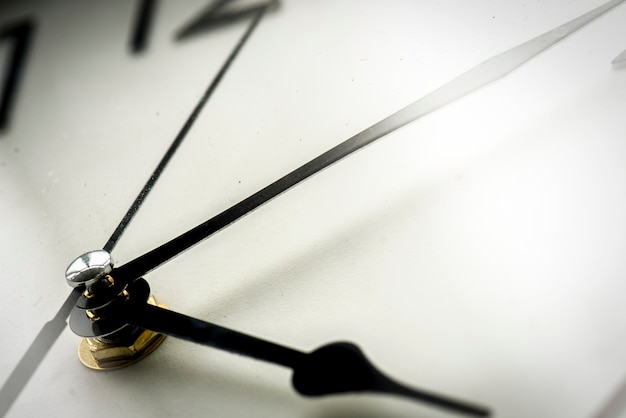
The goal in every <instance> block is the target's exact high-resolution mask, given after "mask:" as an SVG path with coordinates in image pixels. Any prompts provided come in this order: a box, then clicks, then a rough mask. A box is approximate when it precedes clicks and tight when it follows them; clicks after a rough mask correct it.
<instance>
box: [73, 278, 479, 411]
mask: <svg viewBox="0 0 626 418" xmlns="http://www.w3.org/2000/svg"><path fill="white" fill-rule="evenodd" d="M149 295H150V287H149V285H148V283H147V282H146V281H145V280H144V279H139V280H136V281H134V282H133V283H132V284H130V285H129V286H128V287H127V289H126V292H125V295H124V296H122V297H118V298H115V299H114V300H112V301H111V302H110V303H109V304H107V305H104V306H103V307H101V308H99V309H95V310H91V311H90V315H89V316H88V315H86V314H85V313H86V312H85V310H84V309H82V308H79V307H75V308H74V310H73V311H72V315H71V317H70V327H71V328H72V331H74V333H76V334H78V335H80V336H83V337H88V338H92V337H102V336H107V335H111V334H113V333H115V332H117V331H118V330H120V329H122V327H124V326H126V325H134V326H136V327H139V328H143V329H149V330H152V331H155V332H158V333H161V334H166V335H170V336H173V337H177V338H181V339H184V340H188V341H192V342H195V343H198V344H203V345H207V346H211V347H214V348H218V349H220V350H226V351H230V352H232V353H236V354H241V355H244V356H247V357H252V358H255V359H258V360H262V361H267V362H270V363H274V364H278V365H280V366H284V367H288V368H290V369H292V370H293V376H292V383H293V386H294V388H295V389H296V391H297V392H298V393H300V394H302V395H306V396H323V395H331V394H338V393H347V392H375V393H385V394H392V395H398V396H404V397H407V398H410V399H413V400H417V401H421V402H426V403H429V404H431V405H434V406H437V407H440V408H446V409H449V410H452V411H456V412H462V413H466V414H471V415H478V416H487V415H488V413H489V412H488V410H487V409H486V408H485V407H482V406H478V405H474V404H470V403H468V402H465V401H460V400H456V399H452V398H448V397H445V396H441V395H438V394H434V393H429V392H426V391H423V390H417V389H413V388H410V387H408V386H406V385H403V384H400V383H398V382H396V381H395V380H393V379H391V378H389V377H387V376H386V375H385V374H383V373H382V372H380V371H379V370H377V369H376V367H374V365H372V364H371V363H370V362H369V361H368V360H367V358H366V357H365V356H364V355H363V353H362V352H361V350H360V349H359V348H358V347H357V346H356V345H354V344H351V343H346V342H341V343H333V344H328V345H325V346H322V347H320V348H318V349H317V350H315V351H313V352H311V353H304V352H301V351H298V350H295V349H292V348H289V347H285V346H282V345H279V344H276V343H273V342H269V341H266V340H263V339H260V338H257V337H253V336H251V335H247V334H243V333H241V332H238V331H234V330H231V329H228V328H224V327H222V326H219V325H215V324H212V323H210V322H206V321H202V320H200V319H196V318H193V317H190V316H187V315H184V314H181V313H177V312H173V311H170V310H167V309H163V308H160V307H157V306H153V305H149V304H147V303H146V300H147V299H148V297H149ZM90 317H91V318H93V317H97V318H98V319H96V320H93V319H90Z"/></svg>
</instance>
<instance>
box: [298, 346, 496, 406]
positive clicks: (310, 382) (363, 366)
mask: <svg viewBox="0 0 626 418" xmlns="http://www.w3.org/2000/svg"><path fill="white" fill-rule="evenodd" d="M293 371H294V372H293V376H292V384H293V386H294V388H295V389H296V391H297V392H298V393H300V394H302V395H304V396H323V395H331V394H339V393H346V392H377V393H386V394H392V395H399V396H405V397H408V398H411V399H413V400H418V401H423V402H427V403H430V404H432V405H434V406H438V407H441V408H445V409H449V410H453V411H456V412H460V413H464V414H468V415H474V416H489V415H490V411H489V409H487V408H485V407H483V406H479V405H475V404H471V403H468V402H465V401H460V400H455V399H451V398H447V397H444V396H441V395H436V394H431V393H428V392H425V391H421V390H416V389H412V388H410V387H408V386H405V385H402V384H400V383H397V382H396V381H394V380H392V379H390V378H389V377H387V376H386V375H385V374H383V373H382V372H380V371H379V370H378V369H377V368H376V367H375V366H374V365H373V364H372V363H371V362H370V361H369V360H368V359H367V357H366V356H365V355H364V354H363V352H362V351H361V349H360V348H359V347H358V346H356V345H355V344H352V343H349V342H338V343H332V344H328V345H325V346H322V347H320V348H318V349H317V350H314V351H312V352H311V353H309V354H307V355H306V356H304V357H303V358H302V359H301V361H300V362H299V363H298V364H297V365H296V366H295V367H293Z"/></svg>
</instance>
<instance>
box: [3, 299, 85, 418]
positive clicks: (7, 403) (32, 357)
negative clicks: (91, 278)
mask: <svg viewBox="0 0 626 418" xmlns="http://www.w3.org/2000/svg"><path fill="white" fill-rule="evenodd" d="M81 293H82V289H78V288H76V289H73V290H72V293H70V295H69V296H68V297H67V299H66V300H65V302H64V303H63V305H62V306H61V309H59V311H58V312H57V313H56V315H55V316H54V318H52V320H50V321H49V322H47V323H46V325H44V327H43V328H42V329H41V330H40V331H39V333H38V334H37V336H36V337H35V339H34V340H33V342H32V343H31V344H30V346H29V347H28V349H27V350H26V352H25V353H24V355H23V356H22V358H21V359H20V361H19V363H17V366H15V368H14V369H13V371H12V372H11V374H10V375H9V377H8V378H7V380H6V381H5V382H4V384H3V385H2V388H0V417H2V416H4V415H5V414H6V413H7V412H8V411H9V408H11V405H12V404H13V402H14V401H15V399H16V398H17V396H18V395H19V394H20V392H21V391H22V389H24V386H26V384H27V383H28V381H29V380H30V378H31V376H32V375H33V373H35V370H37V366H39V364H40V363H41V361H42V360H43V358H44V357H45V356H46V354H47V353H48V349H49V348H50V347H51V346H52V344H54V342H55V341H56V340H57V338H59V335H61V332H63V330H64V329H65V326H66V325H67V322H66V321H67V317H68V316H69V314H70V311H71V310H72V308H73V307H74V305H75V304H76V301H77V300H78V298H79V296H80V295H81Z"/></svg>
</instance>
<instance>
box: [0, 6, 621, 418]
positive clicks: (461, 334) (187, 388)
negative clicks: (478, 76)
mask: <svg viewBox="0 0 626 418" xmlns="http://www.w3.org/2000/svg"><path fill="white" fill-rule="evenodd" d="M601 4H603V1H600V0H594V1H589V0H586V1H583V0H576V1H565V0H558V1H556V0H555V1H553V2H549V3H546V2H539V1H536V2H522V1H510V2H507V3H506V4H494V3H493V2H489V1H486V0H480V1H474V2H471V3H470V2H463V1H455V0H446V1H442V2H420V3H418V2H410V1H394V2H363V1H341V2H337V1H318V2H306V1H296V0H293V1H289V0H284V1H283V2H281V4H280V7H279V8H278V9H276V10H274V11H272V12H270V13H268V14H267V15H266V16H265V17H264V18H263V19H262V21H261V22H260V24H259V26H258V28H257V29H256V30H255V31H254V33H253V34H252V35H251V37H250V39H249V40H248V41H247V42H246V44H245V45H244V46H243V49H242V50H241V52H240V53H239V55H238V56H237V57H236V58H235V60H234V61H233V63H232V65H231V66H230V67H229V69H228V70H227V72H226V74H225V76H224V78H223V80H222V81H221V82H220V84H219V85H218V87H217V89H216V90H215V91H214V92H213V93H212V94H211V95H210V97H209V100H208V102H207V104H206V105H205V106H204V108H203V109H202V111H201V113H200V114H199V116H198V118H197V120H196V121H195V123H194V125H193V127H192V128H191V130H190V131H189V133H188V134H187V136H186V137H185V139H184V141H183V143H182V144H181V146H180V148H179V149H178V150H177V152H176V154H175V156H174V157H173V158H172V160H171V161H170V163H169V164H168V166H167V168H166V169H165V171H164V172H163V174H162V176H161V177H160V178H159V179H158V181H157V182H156V185H155V186H154V188H153V189H152V191H151V192H150V194H149V196H148V197H147V198H146V200H145V202H144V203H143V205H142V206H141V208H140V209H139V211H138V212H137V214H136V216H135V218H134V219H133V220H132V222H131V223H130V224H129V226H128V228H127V229H126V230H125V232H124V234H123V235H122V236H121V238H120V240H119V242H118V244H117V245H116V246H115V248H114V249H113V251H112V254H113V257H114V259H115V261H116V265H123V264H124V263H126V262H128V261H130V260H132V259H134V258H135V257H137V256H139V255H141V254H143V253H145V252H146V251H148V250H150V249H152V248H154V247H156V246H158V245H160V244H162V243H164V242H166V241H168V240H169V239H171V238H173V237H175V236H177V235H179V234H181V233H182V232H184V231H186V230H188V229H190V228H192V227H194V226H196V225H198V224H199V223H201V222H203V221H205V220H207V219H208V218H210V217H211V216H213V215H215V214H217V213H219V212H220V211H222V210H224V209H226V208H228V207H230V206H231V205H233V204H235V203H236V202H238V201H240V200H242V199H244V198H246V197H247V196H249V195H250V194H252V193H254V192H256V191H257V190H259V189H261V188H262V187H264V186H266V185H268V184H270V183H271V182H273V181H275V180H276V179H278V178H279V177H281V176H283V175H284V174H286V173H288V172H289V171H291V170H293V169H295V168H297V167H298V166H300V165H301V164H303V163H305V162H306V161H308V160H310V159H311V158H313V157H315V156H317V155H318V154H320V153H321V152H324V151H326V150H327V149H329V148H331V147H332V146H334V145H336V144H338V143H340V142H341V141H343V140H345V139H347V138H349V137H351V136H352V135H354V134H355V133H357V132H359V131H361V130H363V129H364V128H367V127H368V126H370V125H372V124H374V123H376V122H377V121H379V120H381V119H383V118H384V117H386V116H388V115H389V114H391V113H393V112H395V111H397V110H398V109H400V108H402V107H404V106H406V105H407V104H409V103H411V102H413V101H415V100H417V99H418V98H420V97H422V96H424V95H426V94H427V93H429V92H431V91H433V90H435V89H436V88H437V87H439V86H441V85H443V84H445V83H446V82H447V81H449V80H451V79H453V78H454V77H456V76H457V75H459V74H461V73H463V72H464V71H466V70H468V69H470V68H472V67H474V66H475V65H477V64H479V63H481V62H483V61H485V60H486V59H488V58H490V57H492V56H495V55H496V54H498V53H500V52H502V51H505V50H507V49H509V48H511V47H514V46H515V45H518V44H520V43H522V42H525V41H527V40H529V39H531V38H534V37H536V36H538V35H540V34H542V33H545V32H547V31H549V30H550V29H552V28H556V27H558V26H559V25H561V24H563V23H565V22H567V21H570V20H572V19H574V18H576V17H577V16H580V15H582V14H583V13H586V12H588V11H589V10H591V9H592V8H594V7H597V6H600V5H601ZM136 7H137V4H133V3H128V2H107V3H97V4H96V3H88V4H85V3H84V2H78V1H59V2H56V3H54V4H46V5H42V4H41V3H39V2H19V3H17V2H16V3H10V2H8V3H3V4H2V5H0V28H2V27H4V26H3V25H7V24H9V23H10V22H14V21H19V20H20V19H23V18H24V17H25V16H31V18H32V19H33V20H34V22H35V25H36V29H35V31H34V33H33V38H32V43H31V45H30V48H29V54H28V58H27V61H26V64H25V66H24V68H23V71H22V73H21V74H22V77H21V79H20V82H19V88H18V89H17V93H16V100H15V102H14V104H13V107H12V112H11V123H10V126H9V128H7V129H6V130H5V131H4V132H3V133H2V134H1V135H2V136H1V137H0V173H1V174H0V216H1V217H2V219H3V221H2V224H3V226H2V234H1V236H0V251H1V254H2V256H1V257H0V276H1V279H0V280H2V284H3V291H2V294H3V295H4V297H5V301H4V303H3V304H1V305H0V332H2V341H3V342H4V345H3V348H4V350H3V356H2V357H1V358H0V376H8V375H9V373H11V371H12V370H13V369H14V367H15V365H16V364H17V363H18V361H19V360H20V358H21V356H22V355H23V353H24V352H25V351H26V350H27V349H28V347H29V346H30V344H31V342H32V341H33V339H34V338H35V336H36V335H37V332H38V331H39V330H40V329H41V327H42V326H43V325H44V324H45V323H46V322H47V321H49V320H50V319H51V318H52V317H53V316H54V315H55V313H56V312H57V311H58V309H59V307H60V306H61V304H62V303H63V301H64V300H65V298H66V297H67V295H68V293H69V292H70V291H71V289H70V288H69V287H68V286H67V284H66V283H65V280H64V277H63V273H64V271H65V268H66V267H67V265H68V264H69V263H70V262H71V261H72V260H74V259H75V258H76V257H77V256H79V255H80V254H82V253H84V252H86V251H88V250H93V249H98V248H102V246H103V245H104V243H105V242H106V241H107V240H108V239H109V237H110V236H111V234H112V233H113V230H114V229H115V227H116V226H117V225H118V223H119V222H120V220H121V219H122V217H123V216H124V214H125V212H126V211H127V209H128V207H129V206H130V205H131V203H132V202H133V199H135V197H136V195H137V193H139V191H140V190H141V188H142V187H143V185H144V184H145V182H146V181H147V179H148V177H149V176H150V174H151V173H152V171H153V170H154V168H155V167H156V165H157V164H158V162H159V161H160V159H161V158H162V156H163V154H164V153H165V151H166V150H167V148H168V147H169V145H170V143H171V142H172V141H173V139H174V138H175V137H176V135H177V134H178V132H179V131H180V129H181V127H182V126H183V124H184V123H185V121H186V120H187V117H188V115H189V114H190V113H191V111H192V110H193V108H194V107H195V106H196V104H197V102H198V100H199V99H200V97H201V96H202V95H203V94H204V92H205V90H206V89H207V87H208V86H209V84H210V83H211V80H213V78H214V77H215V75H216V74H217V72H218V71H219V69H220V68H221V67H222V65H223V63H224V60H225V59H226V58H227V57H228V55H229V54H230V52H231V51H232V49H233V48H234V46H235V45H236V44H237V42H238V41H239V39H240V38H241V36H242V34H243V33H244V32H245V30H246V27H247V24H248V21H249V20H246V19H243V20H240V21H237V22H234V23H232V24H228V25H225V26H223V27H221V28H214V29H212V30H210V31H207V32H206V33H203V34H198V35H197V36H195V37H193V38H190V39H188V40H185V41H181V42H175V41H174V40H173V36H174V34H175V32H176V30H178V29H179V28H180V27H182V26H183V25H184V24H185V23H187V22H189V21H190V20H192V19H193V18H194V17H195V16H197V15H198V14H199V12H200V11H201V10H202V9H203V8H204V7H206V3H204V2H202V1H187V2H160V3H159V4H158V8H157V9H156V12H155V13H156V14H155V20H154V22H153V26H152V31H151V32H150V37H149V43H148V48H147V49H146V50H145V51H144V52H143V53H142V54H136V55H135V54H132V53H129V51H128V49H127V43H128V39H129V37H130V33H131V32H132V29H131V28H132V24H131V23H132V21H133V15H134V13H135V12H136ZM625 20H626V6H619V7H616V8H615V9H614V10H612V11H610V12H609V13H607V14H606V15H604V16H602V17H601V18H598V19H597V20H595V21H593V22H592V23H590V24H589V25H587V26H585V27H584V28H582V29H581V30H579V31H578V32H576V33H574V34H571V35H570V36H568V37H566V38H565V39H564V40H562V41H561V42H559V43H558V44H556V45H555V46H553V47H552V48H550V49H549V50H547V51H545V52H544V53H542V54H540V55H539V56H537V57H535V58H534V59H532V60H531V61H529V62H528V63H526V64H524V65H523V66H521V67H520V68H519V69H518V70H516V71H515V72H513V73H511V74H510V75H508V76H506V77H504V78H502V79H500V80H498V81H496V82H495V83H493V84H491V85H488V86H486V87H484V88H482V89H480V90H478V91H476V92H474V93H472V94H470V95H468V96H466V97H464V98H462V99H459V100H457V101H455V102H453V103H451V104H449V105H448V106H446V107H444V108H442V109H439V110H437V111H436V112H434V113H432V114H429V115H428V116H426V117H424V118H422V119H420V120H418V121H416V122H414V123H412V124H410V125H408V126H406V127H404V128H402V129H399V130H397V131H394V132H393V133H391V134H389V135H388V136H386V137H385V138H383V139H381V140H379V141H378V142H376V143H375V144H373V145H371V146H368V147H367V148H366V149H364V150H362V151H360V152H358V153H357V154H355V155H353V156H350V157H349V158H347V159H346V160H344V161H341V162H339V163H337V164H335V165H333V166H332V167H330V168H328V169H326V170H324V171H323V172H322V173H319V174H318V175H316V176H314V177H313V178H311V179H309V180H307V181H306V182H304V183H302V184H300V185H298V186H297V187H295V188H293V189H292V190H289V191H287V192H286V193H284V194H282V195H280V196H279V197H277V198H276V199H274V200H272V201H271V202H269V203H268V204H266V205H264V206H263V207H261V208H260V209H258V210H256V211H255V212H253V213H251V214H249V215H247V216H245V217H244V218H243V219H241V220H239V221H237V222H236V223H234V224H233V225H231V226H229V227H228V228H225V229H224V230H223V231H221V232H219V233H218V234H216V235H215V236H212V237H211V238H209V239H207V240H206V241H204V242H202V243H200V244H198V245H197V246H195V247H194V248H192V249H191V250H189V251H187V252H185V253H184V254H182V255H181V256H179V257H177V258H176V259H174V260H172V261H171V262H169V263H167V264H164V265H163V266H161V267H159V268H158V269H156V270H154V271H152V272H150V273H149V274H147V275H146V276H145V278H146V279H147V280H148V281H149V282H150V285H151V288H152V291H153V292H154V294H155V295H156V297H157V298H158V299H159V300H160V301H163V302H164V303H166V304H167V305H168V306H169V307H170V308H172V309H173V310H176V311H179V312H184V313H186V314H188V315H191V316H195V317H197V318H200V319H203V320H207V321H211V322H215V323H217V324H220V325H223V326H226V327H230V328H234V329H237V330H240V331H242V332H247V333H250V334H253V335H255V336H259V337H262V338H267V339H268V340H271V341H278V342H281V343H283V344H285V345H288V346H291V347H294V348H298V349H300V350H304V351H310V350H313V349H315V348H316V347H319V346H321V345H323V344H325V343H327V342H331V341H337V340H349V341H354V342H356V343H358V345H359V346H360V347H362V348H363V350H364V351H365V353H366V354H367V355H368V357H369V358H370V359H371V360H372V361H373V362H374V363H375V364H377V365H378V366H380V367H381V369H383V370H385V371H386V372H389V374H390V375H392V376H394V377H397V378H398V379H399V380H401V381H403V382H406V383H409V384H412V385H415V386H417V387H420V388H425V389H429V390H433V391H437V392H441V393H445V394H448V395H451V396H458V397H460V398H464V399H468V400H472V401H475V402H478V403H483V404H486V405H488V406H489V407H490V408H491V409H492V410H493V415H494V416H497V417H514V418H515V417H529V416H537V417H557V418H560V417H567V418H572V417H581V418H582V417H595V416H606V414H608V413H609V412H608V411H611V412H610V413H612V414H613V415H614V416H615V417H618V416H620V415H619V413H620V411H619V408H617V407H615V405H616V403H615V402H616V401H615V399H619V393H620V390H621V389H620V384H621V383H622V381H623V378H624V374H625V372H626V367H625V366H624V361H623V353H624V349H625V348H626V347H625V345H626V343H625V342H624V341H626V338H625V337H626V323H625V320H624V319H623V318H626V307H625V306H624V304H623V303H622V300H621V294H622V293H623V290H624V284H623V275H624V272H625V268H624V266H623V265H622V264H623V263H622V258H623V256H622V255H623V253H624V250H625V249H626V221H625V220H624V216H623V214H624V213H625V212H626V198H625V196H624V193H623V190H624V187H625V186H626V168H625V167H626V166H625V165H624V163H623V162H624V161H625V158H626V145H624V141H623V139H624V138H625V137H626V122H624V118H623V115H622V113H623V109H624V108H626V96H624V94H623V92H624V91H626V90H625V88H626V73H625V72H624V69H623V68H621V67H620V66H617V65H612V63H611V62H612V60H614V59H615V57H616V56H618V55H619V53H620V52H621V51H622V50H623V48H624V45H623V39H624V35H625V32H626V29H624V28H625V26H624V24H623V23H624V21H625ZM0 48H1V49H0V58H1V59H2V60H3V61H2V62H1V64H2V65H4V67H2V71H4V73H6V72H7V71H8V68H9V61H10V49H9V44H8V43H6V42H5V43H2V45H0ZM78 341H79V338H78V337H77V336H75V335H74V334H72V333H71V331H70V330H69V329H66V330H65V331H64V332H62V333H61V334H60V336H59V338H58V340H57V341H56V342H55V343H54V345H53V346H52V348H51V349H50V351H49V352H48V354H47V356H46V357H45V359H44V361H43V362H42V363H41V365H40V366H39V367H38V368H37V370H36V372H35V373H34V374H33V376H32V378H31V379H30V381H29V383H28V384H27V385H26V386H25V387H24V389H23V390H22V392H21V394H20V396H19V397H18V398H17V400H16V401H15V402H14V403H13V405H12V406H11V408H10V410H9V412H8V416H15V417H22V416H43V415H47V416H70V417H78V416H86V415H90V416H96V417H97V416H111V415H115V416H149V415H152V416H180V415H185V416H204V415H214V416H251V415H254V416H271V417H280V416H285V417H287V416H289V417H293V416H302V417H307V416H366V417H367V416H372V417H373V416H433V417H444V416H454V415H453V414H451V413H449V412H446V411H442V410H438V409H433V408H431V407H429V406H426V405H421V404H418V403H415V402H411V401H407V400H404V399H399V398H394V397H385V396H379V395H347V396H334V397H329V398H320V399H307V398H302V397H300V396H298V395H297V394H296V393H294V392H293V390H292V388H291V387H290V373H289V371H288V370H286V369H283V368H280V367H276V366H273V365H269V364H265V363H262V362H258V361H254V360H249V359H246V358H243V357H241V356H235V355H232V354H229V353H224V352H220V351H217V350H213V349H210V348H206V347H203V346H199V345H194V344H191V343H188V342H185V341H180V340H176V339H174V338H168V339H167V340H166V341H165V343H164V344H163V345H162V346H161V347H159V349H158V350H157V351H155V352H154V353H153V354H151V355H150V356H149V357H147V358H146V359H144V360H142V361H141V362H139V363H137V364H135V365H133V366H131V367H128V368H125V369H121V370H118V371H114V372H106V373H97V372H94V371H92V370H88V369H86V368H84V367H83V366H82V365H81V364H80V363H79V361H78V359H77V358H76V354H75V350H76V347H77V345H78ZM616 394H617V397H616ZM611 402H613V403H611ZM611 405H613V406H611ZM603 413H604V414H605V415H602V414H603Z"/></svg>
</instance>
